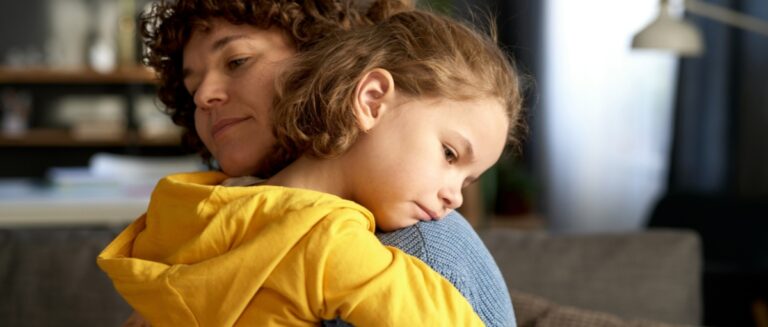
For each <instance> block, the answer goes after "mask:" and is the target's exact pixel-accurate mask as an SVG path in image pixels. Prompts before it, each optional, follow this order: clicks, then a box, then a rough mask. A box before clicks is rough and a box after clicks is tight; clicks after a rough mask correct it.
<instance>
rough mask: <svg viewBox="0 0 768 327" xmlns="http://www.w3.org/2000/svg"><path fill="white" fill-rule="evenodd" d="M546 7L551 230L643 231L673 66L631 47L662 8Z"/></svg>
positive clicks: (620, 4) (661, 170)
mask: <svg viewBox="0 0 768 327" xmlns="http://www.w3.org/2000/svg"><path fill="white" fill-rule="evenodd" d="M545 1H546V3H545V7H544V8H545V9H544V14H545V19H544V20H545V28H544V29H545V32H544V38H545V40H544V55H545V59H544V64H543V66H542V68H543V74H542V75H541V76H540V81H539V84H540V85H541V93H542V102H541V112H539V113H538V115H540V116H539V117H538V118H539V119H538V122H539V123H540V124H541V126H538V128H536V130H538V132H537V133H538V135H535V137H537V138H540V142H537V143H538V144H540V145H541V146H542V147H543V149H538V151H537V153H540V154H541V157H540V158H538V162H539V163H540V167H542V168H543V174H544V186H545V187H544V189H545V194H544V199H543V200H544V203H545V205H546V207H545V209H544V210H545V216H546V217H547V219H548V223H549V225H550V226H551V229H552V230H553V231H556V232H595V231H620V230H633V229H639V228H640V227H641V226H643V225H644V224H645V220H646V219H647V216H648V215H649V214H650V210H651V209H652V205H653V204H654V203H655V201H656V199H657V198H658V197H659V196H660V193H661V192H663V190H664V187H665V181H666V172H667V161H668V152H669V146H670V144H671V143H670V137H671V126H672V104H673V95H674V89H675V87H674V86H675V74H676V69H677V60H676V57H674V56H672V55H670V54H665V53H660V52H653V51H648V50H633V49H631V47H630V45H631V40H632V36H633V35H634V33H636V32H637V31H639V30H640V29H642V28H643V27H644V26H645V25H646V24H647V23H648V22H650V21H651V20H652V19H653V18H654V17H655V15H656V14H657V13H658V5H659V1H658V0H634V1H615V0H580V1H573V0H545Z"/></svg>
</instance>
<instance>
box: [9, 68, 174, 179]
mask: <svg viewBox="0 0 768 327" xmlns="http://www.w3.org/2000/svg"><path fill="white" fill-rule="evenodd" d="M155 85H156V77H155V74H154V72H153V71H151V70H149V69H147V68H144V67H141V66H135V67H127V68H120V69H117V70H115V71H113V72H110V73H99V72H96V71H93V70H89V69H82V70H54V69H48V68H36V67H32V68H11V67H0V90H5V89H12V90H16V91H21V92H25V93H28V94H30V95H31V98H32V106H31V113H30V116H29V121H28V124H29V126H27V128H26V130H24V131H23V132H21V133H17V134H13V135H9V134H7V133H4V132H3V131H0V154H2V156H3V158H10V160H3V161H0V177H42V176H44V175H45V171H46V170H47V169H48V168H50V167H54V166H81V165H87V163H88V159H89V158H90V156H92V155H93V154H94V153H97V152H111V153H120V154H133V155H148V156H153V155H162V156H165V155H176V154H185V153H186V152H185V151H184V150H182V149H181V147H180V146H179V144H180V137H179V135H177V134H173V133H170V134H162V135H158V136H146V135H144V134H142V133H140V132H139V122H138V121H137V118H136V115H135V112H136V110H137V108H136V107H137V98H138V97H139V96H146V95H149V96H154V93H155ZM103 95H112V96H118V97H119V98H120V99H121V101H122V102H123V105H122V107H123V108H124V110H123V111H124V117H121V119H120V121H122V122H123V124H124V125H119V126H118V127H120V128H116V129H115V130H109V128H106V129H107V131H106V133H103V135H102V134H98V133H97V134H96V135H91V136H88V137H84V136H83V135H82V134H79V133H77V131H76V129H75V128H74V126H69V127H67V126H52V125H50V124H49V123H47V121H49V119H48V118H50V117H51V116H47V115H51V114H52V113H54V112H55V110H58V109H57V106H56V104H57V101H59V100H60V99H63V98H64V97H68V96H76V97H79V98H80V99H88V98H89V97H91V96H93V97H94V99H95V98H96V97H99V96H103ZM2 119H3V118H0V120H2ZM86 125H87V124H86ZM96 126H97V127H98V126H99V125H96Z"/></svg>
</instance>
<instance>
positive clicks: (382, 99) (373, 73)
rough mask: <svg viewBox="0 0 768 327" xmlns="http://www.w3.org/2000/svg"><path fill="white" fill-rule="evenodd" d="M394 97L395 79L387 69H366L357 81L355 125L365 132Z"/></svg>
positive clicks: (390, 103)
mask: <svg viewBox="0 0 768 327" xmlns="http://www.w3.org/2000/svg"><path fill="white" fill-rule="evenodd" d="M394 99H395V81H394V80H393V79H392V74H390V73H389V71H387V70H385V69H381V68H376V69H373V70H370V71H368V72H367V73H365V74H364V75H363V78H361V79H360V81H359V82H358V83H357V87H356V88H355V97H354V103H353V110H354V111H355V117H356V118H357V125H358V126H359V127H360V129H361V130H363V131H365V132H367V131H368V130H370V129H371V128H373V127H374V126H376V124H377V123H378V121H379V118H381V115H383V114H384V112H385V111H386V110H387V109H389V107H391V106H392V105H393V103H394Z"/></svg>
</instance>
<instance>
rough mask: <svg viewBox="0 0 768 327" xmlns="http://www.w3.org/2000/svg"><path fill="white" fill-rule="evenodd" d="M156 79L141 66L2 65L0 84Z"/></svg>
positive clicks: (109, 82) (132, 81) (118, 82)
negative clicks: (101, 70) (108, 69)
mask: <svg viewBox="0 0 768 327" xmlns="http://www.w3.org/2000/svg"><path fill="white" fill-rule="evenodd" d="M156 81H157V80H156V78H155V74H154V72H153V71H152V70H150V69H148V68H145V67H141V66H135V67H125V68H119V69H116V70H115V71H113V72H110V73H99V72H96V71H93V70H89V69H82V70H56V69H48V68H9V67H0V84H130V83H135V84H153V83H156Z"/></svg>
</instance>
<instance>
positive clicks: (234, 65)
mask: <svg viewBox="0 0 768 327" xmlns="http://www.w3.org/2000/svg"><path fill="white" fill-rule="evenodd" d="M248 59H249V58H248V57H244V58H237V59H232V60H230V61H229V62H227V67H228V68H229V69H235V68H237V67H240V66H242V65H244V64H245V63H246V62H247V61H248Z"/></svg>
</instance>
